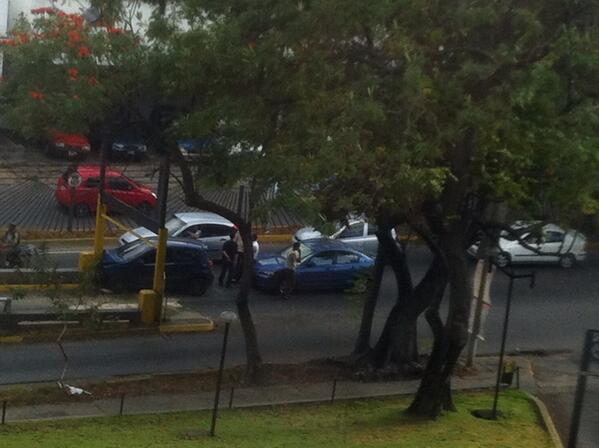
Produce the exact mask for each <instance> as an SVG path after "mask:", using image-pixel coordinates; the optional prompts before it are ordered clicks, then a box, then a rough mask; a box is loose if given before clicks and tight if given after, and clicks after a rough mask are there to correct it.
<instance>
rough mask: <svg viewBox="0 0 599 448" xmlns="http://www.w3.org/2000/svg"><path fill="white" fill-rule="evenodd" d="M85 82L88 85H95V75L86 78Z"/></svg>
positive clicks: (96, 81) (96, 82)
mask: <svg viewBox="0 0 599 448" xmlns="http://www.w3.org/2000/svg"><path fill="white" fill-rule="evenodd" d="M87 82H88V84H89V85H90V86H95V85H97V84H98V80H97V79H96V77H95V76H90V77H89V78H87Z"/></svg>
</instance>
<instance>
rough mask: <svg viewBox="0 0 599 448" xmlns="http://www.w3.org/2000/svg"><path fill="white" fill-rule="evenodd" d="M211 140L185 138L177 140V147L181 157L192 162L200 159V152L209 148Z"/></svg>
mask: <svg viewBox="0 0 599 448" xmlns="http://www.w3.org/2000/svg"><path fill="white" fill-rule="evenodd" d="M211 143H212V140H210V139H203V140H201V139H193V138H186V139H181V140H177V146H178V147H179V151H180V152H181V155H182V156H183V158H184V159H186V160H194V159H197V158H199V157H200V155H201V152H202V151H203V150H206V149H208V148H209V147H210V145H211Z"/></svg>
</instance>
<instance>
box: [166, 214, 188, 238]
mask: <svg viewBox="0 0 599 448" xmlns="http://www.w3.org/2000/svg"><path fill="white" fill-rule="evenodd" d="M184 225H185V223H184V222H183V221H181V220H180V219H179V218H177V217H176V216H173V217H172V218H171V219H169V220H168V221H167V223H166V224H165V225H164V226H165V227H166V230H168V234H169V235H174V234H175V233H176V232H177V230H179V229H180V228H181V227H183V226H184Z"/></svg>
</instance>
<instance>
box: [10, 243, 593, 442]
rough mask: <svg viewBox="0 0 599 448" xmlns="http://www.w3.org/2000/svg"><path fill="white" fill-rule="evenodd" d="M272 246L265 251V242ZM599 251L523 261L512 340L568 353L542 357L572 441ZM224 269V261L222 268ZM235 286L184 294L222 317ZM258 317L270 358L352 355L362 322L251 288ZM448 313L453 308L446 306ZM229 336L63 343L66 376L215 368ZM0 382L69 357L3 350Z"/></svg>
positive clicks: (238, 354)
mask: <svg viewBox="0 0 599 448" xmlns="http://www.w3.org/2000/svg"><path fill="white" fill-rule="evenodd" d="M264 249H266V248H264ZM49 250H50V254H51V256H52V257H53V259H54V260H56V261H57V262H58V263H59V264H61V265H63V266H65V267H67V266H73V265H75V263H76V259H77V258H76V252H77V251H76V250H72V249H57V248H52V247H51V248H50V249H49ZM430 259H431V257H430V254H429V253H428V251H427V250H426V249H425V248H423V247H419V246H414V247H412V248H410V254H409V260H410V263H411V266H412V270H413V275H414V278H415V280H416V281H417V280H418V279H419V278H420V277H421V276H422V275H423V274H424V272H425V270H426V268H427V265H428V263H429V262H430ZM598 268H599V254H591V256H590V257H589V260H588V261H587V262H586V263H584V264H583V265H581V266H577V267H575V268H573V269H571V270H563V269H561V268H558V267H552V266H536V267H532V266H531V267H522V268H520V271H522V272H529V271H530V270H532V269H534V270H535V271H536V272H537V284H536V287H535V289H532V290H531V289H530V288H529V284H528V282H527V281H525V280H524V281H521V282H517V283H516V285H515V288H514V296H513V304H512V312H511V319H510V324H509V333H508V340H507V350H508V351H509V352H519V351H520V352H534V351H549V352H559V351H567V352H568V353H566V354H564V355H563V356H562V358H561V359H559V360H557V361H556V360H555V359H556V358H555V356H558V357H559V356H560V355H554V356H553V357H550V358H544V357H539V358H537V360H536V361H535V362H534V373H535V377H536V378H537V383H538V384H539V383H540V384H541V389H540V390H541V391H542V393H541V396H542V398H543V399H544V400H545V401H546V402H547V404H548V407H549V409H550V411H551V413H552V415H553V417H554V419H555V420H556V423H557V426H558V429H559V430H560V433H561V435H562V437H563V438H565V437H567V433H568V429H569V422H570V412H571V409H572V399H573V395H574V387H575V382H576V375H575V372H576V371H577V363H578V359H579V357H580V350H581V347H582V342H583V336H584V331H585V330H586V329H588V328H599V297H598V296H597V291H598V290H599V276H597V272H599V269H598ZM216 269H217V270H218V267H217V268H216ZM383 281H384V283H383V288H382V293H381V297H380V300H379V305H378V308H377V312H376V315H375V320H374V330H373V338H375V337H377V336H378V334H379V333H380V331H381V329H382V327H383V324H384V319H385V317H386V315H387V313H388V311H389V310H390V308H391V307H392V306H393V303H394V299H395V292H396V290H395V285H394V279H393V277H392V274H391V273H390V272H387V273H386V275H385V277H384V280H383ZM507 284H508V282H507V279H506V278H505V277H504V276H503V275H502V274H497V275H496V277H495V281H494V283H493V287H492V292H491V296H492V300H493V305H492V309H491V312H490V314H489V318H488V320H487V323H486V328H485V330H486V331H485V335H486V339H485V341H483V342H481V343H480V345H479V353H481V354H492V353H497V352H498V349H499V343H500V335H501V328H502V321H503V315H504V312H505V303H506V293H507ZM234 294H235V289H234V288H232V289H224V288H218V287H213V288H212V289H211V290H210V291H209V292H208V293H207V294H206V295H205V296H204V297H202V298H199V299H198V298H193V297H186V296H177V297H176V298H177V299H178V300H179V302H180V303H181V304H183V306H184V312H194V313H197V312H200V313H203V314H205V315H209V316H218V315H219V314H220V313H221V312H222V311H224V310H234V309H235V307H234V302H233V299H234ZM251 304H252V308H251V309H252V313H253V316H254V320H255V323H256V328H257V332H258V338H259V343H260V348H261V351H262V355H263V357H264V361H265V362H297V361H304V360H307V359H312V358H322V357H330V356H342V355H346V354H348V353H350V351H351V349H352V347H353V342H354V339H355V335H356V331H357V328H358V325H359V321H360V313H361V301H360V298H359V297H356V296H351V295H343V294H301V295H300V294H297V295H295V296H293V297H292V299H291V300H289V301H282V300H279V299H278V298H276V297H273V296H270V295H266V294H262V293H260V292H258V291H253V292H252V297H251ZM445 311H446V309H445ZM419 324H420V325H419V327H420V336H419V337H420V349H421V351H423V352H424V351H426V350H428V349H429V348H430V346H431V343H432V340H431V335H430V331H429V330H428V327H427V326H426V324H425V323H424V322H423V321H422V319H421V322H419ZM221 338H222V333H221V332H215V333H212V334H195V335H177V336H172V337H169V338H162V337H137V338H121V339H113V340H98V341H86V342H68V343H65V344H64V345H65V349H66V352H67V354H68V355H69V367H68V371H67V379H71V380H74V379H77V378H92V377H105V376H114V375H128V374H140V373H156V372H180V371H191V370H196V369H205V368H216V366H217V363H218V355H219V350H220V347H221V342H222V340H221ZM229 347H230V349H229V352H228V355H227V356H228V358H227V364H228V365H233V364H242V363H243V362H244V344H243V339H242V335H241V330H240V328H239V326H238V325H234V326H233V329H232V333H231V341H230V346H229ZM0 366H2V367H1V368H0V384H7V383H13V384H14V383H23V382H37V381H54V380H56V379H57V378H58V377H59V376H60V374H61V372H62V369H63V360H62V355H61V354H60V351H59V349H58V347H57V346H56V345H55V344H34V345H2V346H0ZM593 381H594V383H593V384H592V388H591V389H590V391H589V394H588V397H587V400H586V402H585V410H584V412H583V419H582V424H581V437H580V444H579V446H580V447H588V448H591V447H596V446H599V431H598V429H597V428H599V426H597V424H596V423H597V419H598V418H599V395H598V389H597V388H598V387H599V384H596V383H599V381H597V380H593Z"/></svg>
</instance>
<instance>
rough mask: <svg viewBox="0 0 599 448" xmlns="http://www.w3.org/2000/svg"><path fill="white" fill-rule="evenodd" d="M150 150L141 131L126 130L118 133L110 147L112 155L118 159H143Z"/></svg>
mask: <svg viewBox="0 0 599 448" xmlns="http://www.w3.org/2000/svg"><path fill="white" fill-rule="evenodd" d="M147 152H148V147H147V146H146V144H145V143H144V139H143V137H142V136H141V134H140V133H139V132H136V131H134V130H131V131H124V132H122V133H121V134H119V135H117V136H116V137H115V138H114V140H113V142H112V146H111V147H110V156H111V157H112V158H115V159H116V158H118V159H134V160H141V159H142V158H144V157H145V155H146V154H147Z"/></svg>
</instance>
